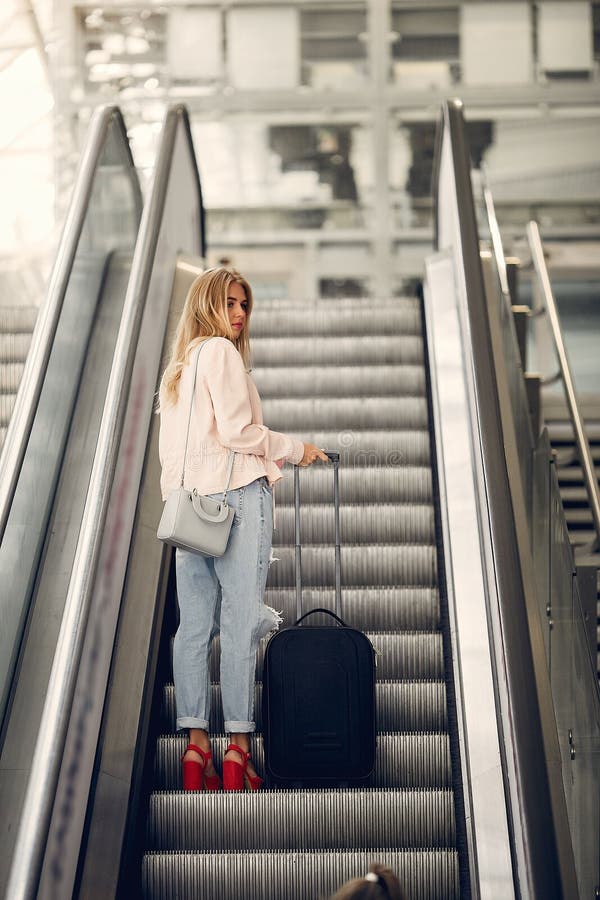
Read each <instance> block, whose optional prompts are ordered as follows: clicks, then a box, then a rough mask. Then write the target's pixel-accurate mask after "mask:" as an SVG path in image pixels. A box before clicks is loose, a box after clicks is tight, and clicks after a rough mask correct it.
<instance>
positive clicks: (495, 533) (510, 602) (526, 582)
mask: <svg viewBox="0 0 600 900" xmlns="http://www.w3.org/2000/svg"><path fill="white" fill-rule="evenodd" d="M446 138H447V139H448V140H449V143H450V147H451V155H452V162H451V165H452V172H453V179H454V185H455V200H456V207H457V217H458V222H457V226H458V232H459V239H458V246H457V252H458V255H459V256H460V259H459V261H458V265H459V267H460V269H461V270H462V278H463V284H464V286H465V295H466V296H465V304H466V310H465V312H466V316H467V319H468V331H469V333H470V351H469V352H470V357H471V359H470V362H469V363H467V365H468V366H469V368H470V367H471V366H472V371H473V376H474V380H475V386H476V390H475V407H476V408H475V409H474V410H473V416H474V420H473V421H474V422H475V423H477V424H476V428H477V433H478V438H477V440H478V441H479V444H480V448H481V450H480V452H481V456H482V460H483V466H484V478H485V496H486V498H487V499H486V503H487V511H488V514H489V519H490V526H491V534H492V542H493V558H494V569H493V572H492V575H491V577H492V578H493V579H495V581H496V584H497V595H498V602H499V607H500V609H501V610H502V621H503V623H504V627H503V631H504V632H505V633H503V634H502V635H497V636H496V637H497V639H498V640H499V641H500V645H501V646H502V648H503V651H502V656H501V657H500V658H499V659H498V658H497V659H496V663H495V666H496V669H497V671H496V672H495V673H494V678H495V680H496V685H497V690H499V689H500V685H501V684H502V683H503V681H505V683H506V685H507V687H508V696H509V698H510V700H509V703H510V707H511V714H510V721H511V723H512V725H511V726H510V727H511V728H512V729H513V730H512V734H511V733H504V734H503V741H504V755H505V756H504V760H503V767H504V769H505V784H506V788H505V790H506V798H507V803H508V811H509V817H510V820H511V843H513V848H512V853H513V865H514V866H515V877H517V878H518V863H517V860H519V859H520V858H521V859H523V862H524V865H525V867H526V871H525V872H524V873H523V875H524V877H525V878H526V880H527V881H529V880H531V882H532V883H533V884H537V883H538V878H539V879H540V884H545V883H547V881H548V879H549V878H550V880H551V881H552V880H553V881H554V883H555V884H561V885H562V886H563V889H564V890H565V896H574V893H573V891H574V890H576V888H574V885H576V879H575V869H574V861H573V858H572V849H571V846H570V834H569V825H568V819H567V812H566V806H565V803H564V794H562V784H561V785H560V786H557V785H555V784H554V783H553V782H552V781H551V775H550V769H551V768H552V765H553V763H554V762H555V760H556V758H557V754H558V752H559V751H558V743H557V738H556V725H555V720H554V710H553V707H552V696H551V692H550V685H549V683H548V678H547V670H546V661H545V657H544V658H543V659H542V658H541V655H540V654H539V653H538V654H537V655H536V652H535V651H534V648H533V645H532V641H534V640H535V635H531V636H530V628H531V627H532V626H531V625H530V624H529V615H528V610H529V609H530V608H531V607H532V606H535V604H536V603H537V598H536V597H532V596H531V587H532V585H531V582H530V576H531V573H530V572H525V571H524V570H523V566H522V562H521V554H520V549H519V540H518V535H517V529H516V522H515V512H514V508H513V499H512V494H511V483H510V475H509V471H508V466H507V461H506V458H505V450H504V439H505V435H504V431H503V426H502V418H501V413H500V404H499V397H498V384H497V373H496V371H495V368H494V364H493V358H494V357H493V346H492V340H491V332H490V321H489V318H488V311H487V303H486V295H485V286H484V281H483V270H482V265H481V259H480V251H479V236H478V231H477V220H476V215H475V204H474V199H473V190H472V184H471V164H470V159H469V152H468V145H467V137H466V129H465V124H464V118H463V108H462V103H461V102H460V101H459V100H451V101H446V102H445V103H444V104H443V107H442V116H441V127H440V128H439V129H438V134H437V141H436V162H435V167H434V181H433V185H434V190H433V193H434V215H435V247H436V250H445V249H448V248H447V247H445V246H440V243H441V242H440V208H439V194H438V190H439V184H440V172H441V167H442V149H443V145H444V140H445V139H446ZM483 514H484V515H486V513H485V512H484V513H483ZM523 552H525V549H523ZM489 620H490V628H493V625H492V624H491V623H492V618H491V616H489ZM500 667H502V673H503V674H502V675H501V672H500ZM530 692H533V693H531V696H533V697H537V714H535V715H533V714H531V713H532V712H534V711H535V707H534V708H533V710H532V709H530V708H529V707H528V705H527V702H528V699H529V696H530ZM528 712H529V713H530V714H531V715H530V718H529V719H528V720H527V726H526V731H527V733H526V734H525V733H520V732H517V731H515V730H514V726H515V722H521V721H522V720H523V719H524V716H525V714H526V713H528ZM513 717H514V718H513ZM498 722H499V728H503V726H502V720H501V718H500V717H499V719H498ZM511 760H513V761H512V762H511ZM515 763H516V767H517V771H520V772H521V773H522V775H521V778H522V780H521V787H520V789H519V790H517V788H516V785H513V784H511V781H512V778H511V776H510V773H509V766H510V767H512V766H513V765H514V764H515ZM534 793H535V799H534V798H533V794H534ZM521 808H522V809H523V812H522V813H521V814H520V812H519V810H520V809H521ZM523 827H526V828H527V829H528V834H521V836H520V837H518V833H517V831H518V830H519V831H520V830H521V829H522V828H523ZM533 836H535V838H536V847H537V848H538V849H539V848H540V847H544V853H543V858H542V853H541V852H540V853H539V854H538V855H536V854H535V852H534V850H533V848H532V847H531V846H530V839H531V837H533ZM565 840H568V841H569V846H568V847H567V846H566V845H565V843H564V841H565Z"/></svg>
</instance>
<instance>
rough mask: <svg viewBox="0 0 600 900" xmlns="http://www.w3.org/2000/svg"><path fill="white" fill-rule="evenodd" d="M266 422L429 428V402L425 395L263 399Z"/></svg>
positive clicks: (295, 426)
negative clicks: (350, 398) (350, 422)
mask: <svg viewBox="0 0 600 900" xmlns="http://www.w3.org/2000/svg"><path fill="white" fill-rule="evenodd" d="M262 409H263V415H264V419H265V422H268V423H269V427H270V428H273V429H274V430H275V431H283V432H286V433H287V432H290V431H299V430H301V429H305V428H306V423H307V422H310V429H311V431H313V430H314V429H315V428H344V427H345V426H346V425H347V423H348V422H349V421H352V425H353V427H354V428H358V429H363V428H386V429H388V428H389V429H392V428H410V429H413V428H417V429H421V430H426V429H427V402H426V400H425V398H424V397H360V398H353V399H352V400H348V399H347V398H346V397H344V398H342V397H314V398H313V397H311V398H310V399H300V398H294V399H291V400H290V399H288V398H286V399H285V400H281V399H270V400H265V401H264V402H263V403H262Z"/></svg>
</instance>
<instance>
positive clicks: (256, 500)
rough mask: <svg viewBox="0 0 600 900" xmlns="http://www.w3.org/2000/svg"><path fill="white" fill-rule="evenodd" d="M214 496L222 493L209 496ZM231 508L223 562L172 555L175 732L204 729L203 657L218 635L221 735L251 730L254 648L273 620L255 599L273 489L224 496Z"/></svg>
mask: <svg viewBox="0 0 600 900" xmlns="http://www.w3.org/2000/svg"><path fill="white" fill-rule="evenodd" d="M208 496H211V497H215V498H218V497H220V496H222V494H209V495H208ZM227 502H228V503H229V505H230V506H232V507H233V508H234V510H235V515H234V519H233V525H232V528H231V532H230V536H229V543H228V545H227V549H226V551H225V553H224V554H223V556H221V557H211V556H202V555H201V554H199V553H191V552H190V551H188V550H180V549H177V551H176V558H175V564H176V575H177V599H178V601H179V613H180V618H179V628H178V629H177V634H176V635H175V641H174V644H173V678H174V681H175V703H176V707H177V729H178V730H181V729H184V728H202V729H204V730H205V731H208V727H209V721H208V720H209V717H210V682H209V670H208V656H209V652H210V646H211V642H212V638H213V637H214V635H215V634H217V633H219V632H220V641H221V696H222V700H223V717H224V719H225V731H227V732H229V733H240V732H248V731H254V730H255V727H256V726H255V723H254V671H255V666H256V650H257V647H258V642H259V641H260V639H261V638H262V637H264V636H265V635H266V634H268V633H269V632H270V631H272V630H274V629H276V628H278V626H279V624H280V622H281V619H280V617H279V615H278V613H276V612H275V610H273V609H271V608H270V607H269V606H265V604H264V602H263V596H264V592H265V585H266V581H267V574H268V571H269V562H270V554H271V542H272V538H273V489H272V488H271V487H269V484H268V482H267V479H266V477H264V476H263V477H262V478H258V479H257V480H256V481H252V482H251V483H250V484H247V485H244V487H240V488H236V489H234V490H231V491H228V492H227Z"/></svg>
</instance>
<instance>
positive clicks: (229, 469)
mask: <svg viewBox="0 0 600 900" xmlns="http://www.w3.org/2000/svg"><path fill="white" fill-rule="evenodd" d="M209 340H210V338H209V339H208V340H206V341H202V343H201V344H200V346H199V347H198V353H197V354H196V363H195V365H194V379H193V381H192V396H191V399H190V412H189V415H188V423H187V430H186V433H185V448H184V451H183V469H182V470H181V482H180V486H181V487H183V480H184V478H185V463H186V460H187V448H188V441H189V438H190V425H191V422H192V410H193V408H194V394H195V393H196V378H197V376H198V360H199V359H200V353H201V352H202V348H203V347H204V346H205V345H206V344H208V341H209ZM234 459H235V451H234V450H230V451H229V465H228V467H227V480H226V482H225V488H224V490H223V502H225V495H226V493H227V489H228V487H229V482H230V481H231V473H232V472H233V461H234Z"/></svg>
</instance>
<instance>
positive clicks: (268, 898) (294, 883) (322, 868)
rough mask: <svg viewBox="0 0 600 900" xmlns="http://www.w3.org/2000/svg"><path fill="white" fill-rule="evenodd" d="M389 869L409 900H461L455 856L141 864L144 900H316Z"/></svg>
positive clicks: (286, 856) (307, 854) (195, 857)
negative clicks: (376, 867) (372, 868)
mask: <svg viewBox="0 0 600 900" xmlns="http://www.w3.org/2000/svg"><path fill="white" fill-rule="evenodd" d="M373 861H376V862H380V863H381V864H382V865H385V866H389V867H390V868H391V869H392V870H393V871H394V872H395V873H396V874H397V875H398V878H399V880H400V883H401V884H402V886H403V888H404V891H405V892H406V896H407V897H410V900H458V897H459V873H458V858H457V854H456V852H455V851H453V850H389V849H385V848H379V847H378V848H373V849H370V850H368V851H364V850H362V851H361V850H353V851H335V850H329V851H321V850H319V851H315V850H314V849H312V850H308V851H306V850H305V851H297V850H295V851H293V852H291V853H290V852H285V851H280V852H275V853H266V852H265V853H255V852H245V853H239V854H238V853H174V852H168V853H156V852H151V853H148V854H146V856H145V857H144V860H143V863H142V890H143V895H144V897H152V898H154V900H173V898H177V900H199V898H202V897H206V898H217V897H218V898H219V900H240V897H243V898H244V900H316V898H323V897H327V896H329V895H330V894H333V893H334V892H335V891H336V890H337V889H338V888H339V887H341V885H342V884H344V882H346V881H348V880H349V879H350V878H359V877H363V876H364V875H365V873H366V872H367V871H368V869H369V865H370V864H371V863H372V862H373Z"/></svg>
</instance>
